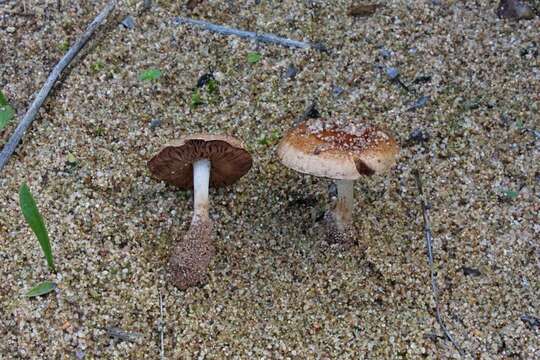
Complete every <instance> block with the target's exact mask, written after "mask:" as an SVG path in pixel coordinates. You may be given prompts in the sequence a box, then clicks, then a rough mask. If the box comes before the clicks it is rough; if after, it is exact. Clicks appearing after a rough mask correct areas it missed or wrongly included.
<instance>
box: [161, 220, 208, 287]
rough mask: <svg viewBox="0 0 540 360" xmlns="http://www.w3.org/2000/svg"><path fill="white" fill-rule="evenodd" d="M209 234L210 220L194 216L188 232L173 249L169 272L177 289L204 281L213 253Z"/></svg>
mask: <svg viewBox="0 0 540 360" xmlns="http://www.w3.org/2000/svg"><path fill="white" fill-rule="evenodd" d="M211 234H212V221H211V220H210V219H208V217H206V218H204V217H199V216H194V217H193V220H192V222H191V226H190V228H189V230H188V232H187V233H186V235H185V236H184V238H183V239H182V241H180V242H179V243H178V244H177V245H176V246H175V248H174V249H173V251H172V254H171V258H170V260H169V265H170V274H171V278H172V282H173V284H174V285H175V286H176V287H178V288H179V289H182V290H185V289H187V288H189V287H191V286H195V285H199V284H203V283H205V282H206V279H207V276H206V274H207V271H208V265H209V264H210V261H211V260H212V257H213V256H214V254H215V248H214V245H212V236H211Z"/></svg>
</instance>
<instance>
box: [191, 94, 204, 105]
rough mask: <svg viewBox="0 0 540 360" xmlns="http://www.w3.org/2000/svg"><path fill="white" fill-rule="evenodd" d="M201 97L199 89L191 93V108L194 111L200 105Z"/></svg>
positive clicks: (201, 102)
mask: <svg viewBox="0 0 540 360" xmlns="http://www.w3.org/2000/svg"><path fill="white" fill-rule="evenodd" d="M202 104H203V101H202V97H201V93H200V92H199V89H195V90H193V93H192V94H191V108H192V109H195V108H196V107H197V106H199V105H202Z"/></svg>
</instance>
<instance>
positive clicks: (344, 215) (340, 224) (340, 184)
mask: <svg viewBox="0 0 540 360" xmlns="http://www.w3.org/2000/svg"><path fill="white" fill-rule="evenodd" d="M336 185H337V202H336V206H335V208H334V210H333V212H334V216H335V220H336V226H337V228H338V230H339V231H340V232H346V231H347V230H348V229H350V226H351V224H352V209H353V202H354V194H353V190H354V180H336Z"/></svg>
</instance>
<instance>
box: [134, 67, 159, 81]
mask: <svg viewBox="0 0 540 360" xmlns="http://www.w3.org/2000/svg"><path fill="white" fill-rule="evenodd" d="M160 76H161V70H159V69H148V70H146V71H144V72H143V73H142V74H141V75H139V80H142V81H153V80H156V79H157V78H159V77H160Z"/></svg>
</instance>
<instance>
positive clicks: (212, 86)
mask: <svg viewBox="0 0 540 360" xmlns="http://www.w3.org/2000/svg"><path fill="white" fill-rule="evenodd" d="M218 85H219V84H218V82H217V81H216V80H214V79H210V80H208V82H207V83H206V91H208V93H209V94H210V95H214V94H216V93H217V92H218V91H219V88H218Z"/></svg>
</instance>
